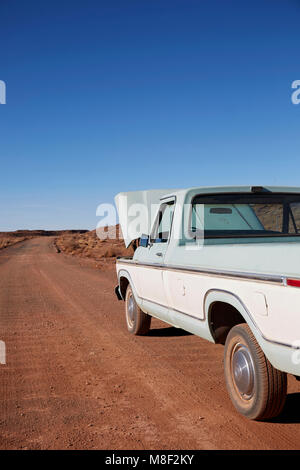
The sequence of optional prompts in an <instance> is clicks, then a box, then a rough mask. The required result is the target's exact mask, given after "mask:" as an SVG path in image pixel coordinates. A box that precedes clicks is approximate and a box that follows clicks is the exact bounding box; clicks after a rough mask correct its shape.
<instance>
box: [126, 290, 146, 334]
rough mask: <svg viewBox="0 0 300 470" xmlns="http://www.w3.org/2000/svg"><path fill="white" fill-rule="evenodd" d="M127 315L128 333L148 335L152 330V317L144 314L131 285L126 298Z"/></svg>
mask: <svg viewBox="0 0 300 470" xmlns="http://www.w3.org/2000/svg"><path fill="white" fill-rule="evenodd" d="M125 314H126V324H127V329H128V331H129V332H130V333H131V334H133V335H146V334H147V333H148V332H149V330H150V324H151V316H150V315H147V313H144V312H143V311H142V310H141V309H140V307H139V306H138V304H137V303H136V300H135V298H134V295H133V292H132V288H131V286H130V284H129V285H128V287H127V290H126V296H125Z"/></svg>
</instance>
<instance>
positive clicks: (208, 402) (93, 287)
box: [0, 237, 300, 449]
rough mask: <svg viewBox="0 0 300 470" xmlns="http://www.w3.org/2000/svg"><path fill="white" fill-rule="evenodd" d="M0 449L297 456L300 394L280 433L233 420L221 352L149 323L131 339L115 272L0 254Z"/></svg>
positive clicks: (38, 253) (46, 246) (24, 253)
mask: <svg viewBox="0 0 300 470" xmlns="http://www.w3.org/2000/svg"><path fill="white" fill-rule="evenodd" d="M0 279H1V285H0V339H1V340H3V341H5V342H6V347H7V364H6V365H0V372H1V394H0V448H1V449H21V448H23V449H24V448H25V449H26V448H27V449H298V448H299V442H300V425H299V423H300V407H299V403H300V384H299V382H297V381H296V380H295V379H294V378H293V377H290V378H289V396H288V400H287V404H286V406H285V409H284V412H283V414H282V416H281V417H280V418H278V419H277V420H276V422H271V423H260V422H251V421H249V420H247V419H246V418H244V417H242V416H239V415H238V414H237V413H236V411H235V410H234V408H233V407H232V405H231V402H230V400H229V398H228V396H227V393H226V390H225V385H224V379H223V370H222V362H223V347H222V346H220V345H213V344H210V343H208V342H206V341H204V340H202V339H200V338H198V337H196V336H193V335H188V334H185V333H184V332H182V331H181V330H176V329H174V328H170V327H168V325H165V324H163V323H161V322H159V321H157V320H154V321H153V324H152V329H151V333H150V335H149V336H145V337H133V336H131V335H130V334H128V333H127V331H126V327H125V322H124V312H123V310H124V304H123V303H122V302H118V301H117V300H116V298H115V296H114V293H113V287H114V285H115V283H116V279H115V272H114V269H110V268H109V267H108V269H107V270H106V271H100V270H97V269H95V263H94V262H92V261H91V260H85V259H80V258H74V257H71V256H66V255H64V254H58V253H56V250H55V249H54V247H53V239H51V238H45V237H43V238H36V239H31V240H28V241H26V242H24V243H20V244H18V245H15V246H13V247H10V248H7V249H6V250H3V251H2V252H1V253H0Z"/></svg>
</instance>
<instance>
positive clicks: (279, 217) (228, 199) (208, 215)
mask: <svg viewBox="0 0 300 470" xmlns="http://www.w3.org/2000/svg"><path fill="white" fill-rule="evenodd" d="M190 233H191V235H192V236H194V238H197V237H200V236H201V237H204V239H208V240H209V239H222V238H223V239H232V240H233V241H234V242H236V241H237V240H238V239H248V241H251V240H255V239H261V238H263V239H264V242H267V241H271V242H272V241H274V240H275V239H276V240H277V241H280V240H281V239H283V240H284V241H287V240H286V239H287V238H291V237H299V235H300V196H299V195H293V194H274V193H272V194H264V195H261V194H259V195H258V194H218V195H209V196H207V195H205V196H204V195H198V196H195V197H194V198H193V200H192V209H191V217H190Z"/></svg>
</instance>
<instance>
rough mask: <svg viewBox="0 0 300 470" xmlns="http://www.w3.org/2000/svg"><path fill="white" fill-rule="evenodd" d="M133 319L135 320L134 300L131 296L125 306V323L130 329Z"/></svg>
mask: <svg viewBox="0 0 300 470" xmlns="http://www.w3.org/2000/svg"><path fill="white" fill-rule="evenodd" d="M134 319H135V300H134V298H133V296H132V295H131V296H130V297H129V299H128V305H127V321H128V325H129V326H130V327H132V326H133V324H134Z"/></svg>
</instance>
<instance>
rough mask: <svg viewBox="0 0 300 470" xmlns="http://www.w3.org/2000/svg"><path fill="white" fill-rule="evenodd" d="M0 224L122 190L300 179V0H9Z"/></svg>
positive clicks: (72, 214)
mask: <svg viewBox="0 0 300 470" xmlns="http://www.w3.org/2000/svg"><path fill="white" fill-rule="evenodd" d="M0 21H1V27H0V40H1V62H0V80H4V81H5V82H6V85H7V104H6V105H0V159H1V167H0V168H1V173H0V175H1V177H0V182H1V184H0V195H1V199H0V216H1V218H0V230H15V229H21V228H29V229H34V228H44V229H47V228H49V229H51V228H53V229H59V228H94V227H95V226H96V223H97V218H96V215H95V211H96V207H97V205H98V204H100V203H102V202H112V201H113V196H114V195H115V194H116V193H118V192H119V191H127V190H135V189H147V188H160V187H170V188H173V187H189V186H198V185H205V186H206V185H228V184H230V185H231V184H239V185H240V184H272V185H273V184H275V185H276V184H278V185H299V186H300V181H299V174H300V171H299V169H300V151H299V148H300V147H299V144H300V105H298V106H296V105H293V104H292V103H291V93H292V90H291V83H292V82H293V81H294V80H297V79H300V65H299V64H300V61H299V54H300V26H299V25H300V1H299V0H249V1H246V0H244V1H241V0H235V1H234V0H206V1H204V0H202V1H201V0H197V1H196V0H171V1H166V0H147V1H146V0H120V1H116V0H107V1H101V0H97V1H96V0H84V1H79V0H59V1H58V0H51V1H50V0H49V1H48V0H44V1H40V0H26V2H25V1H24V0H1V2H0Z"/></svg>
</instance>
